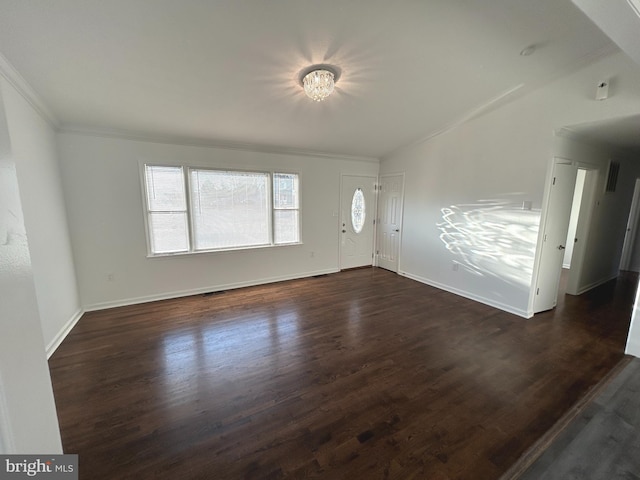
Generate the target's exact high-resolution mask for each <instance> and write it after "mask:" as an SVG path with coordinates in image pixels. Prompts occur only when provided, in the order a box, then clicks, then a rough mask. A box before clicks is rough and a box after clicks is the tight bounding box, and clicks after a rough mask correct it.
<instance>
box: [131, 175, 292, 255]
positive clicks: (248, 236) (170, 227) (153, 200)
mask: <svg viewBox="0 0 640 480" xmlns="http://www.w3.org/2000/svg"><path fill="white" fill-rule="evenodd" d="M144 176H145V179H144V180H145V181H144V183H145V187H146V200H147V222H148V229H147V230H148V233H149V248H150V252H151V254H153V255H164V254H171V253H185V252H199V251H211V250H225V249H233V248H251V247H259V246H268V245H283V244H290V243H299V242H300V227H299V224H300V218H299V191H298V184H299V179H298V175H297V174H292V173H273V174H271V173H264V172H234V171H223V170H212V169H203V168H186V167H167V166H158V165H145V169H144ZM272 192H273V197H271V193H272Z"/></svg>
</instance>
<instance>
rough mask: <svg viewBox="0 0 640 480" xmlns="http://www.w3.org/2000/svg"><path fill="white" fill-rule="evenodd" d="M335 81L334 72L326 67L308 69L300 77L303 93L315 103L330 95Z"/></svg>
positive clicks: (319, 66)
mask: <svg viewBox="0 0 640 480" xmlns="http://www.w3.org/2000/svg"><path fill="white" fill-rule="evenodd" d="M336 80H337V75H336V72H335V71H334V69H332V68H330V67H328V66H326V65H316V66H314V67H310V68H308V69H306V71H305V72H304V73H303V74H302V77H301V83H302V87H303V88H304V93H306V94H307V97H309V98H310V99H312V100H314V101H316V102H321V101H322V100H324V99H325V98H327V97H328V96H329V95H331V93H332V92H333V89H334V87H335V82H336Z"/></svg>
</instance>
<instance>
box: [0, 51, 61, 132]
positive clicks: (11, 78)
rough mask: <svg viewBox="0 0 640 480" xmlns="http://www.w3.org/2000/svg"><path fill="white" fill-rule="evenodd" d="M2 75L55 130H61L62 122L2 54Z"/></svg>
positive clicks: (0, 72)
mask: <svg viewBox="0 0 640 480" xmlns="http://www.w3.org/2000/svg"><path fill="white" fill-rule="evenodd" d="M0 75H2V76H3V77H4V78H5V79H6V80H7V82H9V83H10V84H11V86H13V88H15V89H16V90H17V91H18V93H20V95H22V97H23V98H24V99H25V100H26V101H27V102H28V103H29V104H30V105H31V106H32V107H33V108H34V109H35V110H36V111H37V112H38V113H39V114H40V115H41V116H42V118H44V119H45V121H47V122H48V123H49V125H51V127H53V128H54V130H57V129H59V128H60V122H59V121H58V119H57V118H56V117H55V115H54V114H53V113H52V112H51V110H49V107H47V105H46V104H45V103H44V101H43V100H42V99H41V98H40V95H39V94H38V93H37V92H36V91H35V90H34V89H33V87H32V86H31V85H29V83H28V82H27V81H26V80H25V79H24V77H23V76H22V75H21V74H20V72H18V70H16V68H15V67H14V66H13V65H12V64H11V62H9V60H7V58H6V57H5V56H4V55H3V54H2V52H0Z"/></svg>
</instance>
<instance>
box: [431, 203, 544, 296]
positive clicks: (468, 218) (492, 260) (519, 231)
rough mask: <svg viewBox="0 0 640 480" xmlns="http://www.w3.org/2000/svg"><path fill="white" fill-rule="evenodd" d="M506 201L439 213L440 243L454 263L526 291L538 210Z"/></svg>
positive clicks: (533, 252)
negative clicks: (453, 256)
mask: <svg viewBox="0 0 640 480" xmlns="http://www.w3.org/2000/svg"><path fill="white" fill-rule="evenodd" d="M514 200H515V199H514V198H513V196H512V197H511V198H508V199H492V200H478V202H477V203H475V204H460V205H452V206H450V207H445V208H443V209H442V210H441V212H442V222H440V223H438V224H437V226H438V228H439V229H440V231H441V232H442V233H441V234H440V239H441V240H442V242H443V243H444V244H445V246H446V248H447V250H449V251H450V252H451V253H453V254H454V255H455V256H456V260H455V261H456V262H457V263H458V264H459V265H460V266H462V267H464V268H465V269H466V270H468V271H469V272H471V273H473V274H475V275H479V276H492V277H495V278H499V279H501V280H504V281H506V282H508V283H510V284H512V285H514V286H517V287H524V288H526V289H528V288H529V286H530V284H531V276H532V274H533V260H534V256H535V249H536V241H537V237H538V226H539V224H540V210H532V209H531V203H530V202H526V201H521V202H515V201H514Z"/></svg>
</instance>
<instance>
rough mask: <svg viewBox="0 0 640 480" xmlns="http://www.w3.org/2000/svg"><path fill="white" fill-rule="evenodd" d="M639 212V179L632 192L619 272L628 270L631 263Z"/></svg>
mask: <svg viewBox="0 0 640 480" xmlns="http://www.w3.org/2000/svg"><path fill="white" fill-rule="evenodd" d="M639 212H640V178H637V179H636V186H635V189H634V190H633V200H632V201H631V210H630V211H629V219H628V220H627V230H626V233H625V236H624V244H623V246H622V258H621V260H620V270H629V265H630V263H631V254H632V253H633V245H634V244H635V242H636V233H637V230H638V213H639Z"/></svg>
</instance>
